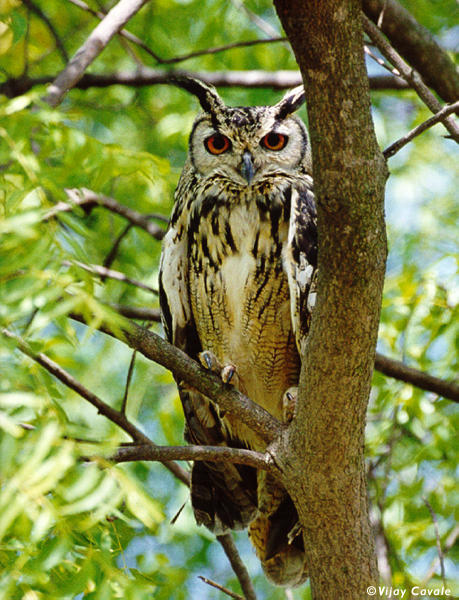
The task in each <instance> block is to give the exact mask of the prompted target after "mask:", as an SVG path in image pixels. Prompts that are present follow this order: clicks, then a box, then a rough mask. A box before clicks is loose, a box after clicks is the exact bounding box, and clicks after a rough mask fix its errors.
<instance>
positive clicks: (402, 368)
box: [375, 353, 459, 402]
mask: <svg viewBox="0 0 459 600" xmlns="http://www.w3.org/2000/svg"><path fill="white" fill-rule="evenodd" d="M375 368H376V369H377V370H378V371H380V372H381V373H383V374H384V375H387V376H389V377H393V378H394V379H399V380H400V381H405V382H406V383H411V385H414V386H416V387H418V388H421V389H422V390H425V391H427V392H433V393H434V394H438V395H439V396H443V398H448V400H453V401H454V402H459V385H457V384H456V383H453V382H452V381H451V382H450V381H445V380H443V379H439V378H438V377H434V376H433V375H429V374H428V373H423V372H422V371H418V370H417V369H413V367H408V366H406V365H404V364H403V363H402V362H400V361H398V360H394V359H392V358H388V357H387V356H383V355H382V354H379V353H376V359H375Z"/></svg>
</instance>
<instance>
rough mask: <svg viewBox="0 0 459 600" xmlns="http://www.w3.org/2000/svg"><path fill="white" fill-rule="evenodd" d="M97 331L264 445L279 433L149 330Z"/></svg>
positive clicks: (262, 414)
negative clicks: (202, 397) (238, 423)
mask: <svg viewBox="0 0 459 600" xmlns="http://www.w3.org/2000/svg"><path fill="white" fill-rule="evenodd" d="M69 316H70V317H71V318H72V319H75V320H76V321H79V322H81V323H85V324H86V320H85V318H84V317H83V316H82V315H80V314H77V313H71V314H70V315H69ZM99 330H100V331H102V332H104V333H106V334H108V335H111V336H112V337H115V338H116V339H120V340H121V341H123V342H125V343H127V344H128V345H129V346H130V347H131V348H133V349H135V350H137V351H138V352H141V353H142V354H143V355H144V356H145V357H146V358H148V359H150V360H152V361H154V362H157V363H159V364H160V365H162V366H163V367H165V368H166V369H169V370H170V371H172V373H173V374H174V377H175V378H176V379H177V380H178V381H184V382H185V383H187V384H188V385H190V386H192V387H194V388H196V389H198V390H200V391H201V392H202V393H203V394H205V395H206V396H208V397H209V398H211V399H212V400H213V401H214V402H215V403H216V404H217V405H218V406H219V407H220V408H221V409H222V410H224V411H225V412H228V413H230V414H234V415H237V416H238V417H239V418H240V419H241V421H244V423H245V424H246V425H247V426H248V427H250V429H252V430H253V431H256V432H257V433H258V434H259V435H260V436H261V437H262V438H263V439H264V440H265V441H266V442H267V443H271V442H272V441H273V440H274V439H275V438H276V437H277V436H278V435H279V433H280V432H281V431H282V429H283V427H282V424H281V423H280V422H279V421H278V420H277V419H276V418H275V417H273V416H272V415H271V414H270V413H269V412H268V411H266V410H265V409H264V408H262V407H261V406H259V405H258V404H255V402H252V401H251V400H250V399H249V398H247V397H246V396H244V394H241V393H240V392H239V391H238V390H236V389H235V388H234V387H233V386H231V385H228V384H225V383H223V382H222V380H221V379H220V378H219V377H218V376H217V375H215V374H214V373H211V372H210V371H207V370H206V369H203V368H202V367H201V366H200V365H199V364H198V363H197V362H196V361H194V360H193V359H191V358H190V357H189V356H187V355H186V354H185V353H184V352H182V351H181V350H179V349H178V348H176V347H175V346H172V344H169V342H167V341H166V340H163V339H162V338H161V337H160V336H159V335H156V334H155V333H153V332H152V331H148V329H145V328H143V327H140V326H138V325H136V324H135V323H133V322H132V321H128V320H125V323H124V325H123V331H122V332H120V331H119V326H118V327H114V326H112V325H111V324H110V323H104V324H103V326H101V327H100V328H99Z"/></svg>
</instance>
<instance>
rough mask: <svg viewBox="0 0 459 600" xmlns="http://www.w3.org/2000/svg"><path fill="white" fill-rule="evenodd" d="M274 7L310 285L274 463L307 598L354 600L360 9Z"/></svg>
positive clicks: (367, 204)
mask: <svg viewBox="0 0 459 600" xmlns="http://www.w3.org/2000/svg"><path fill="white" fill-rule="evenodd" d="M274 3H275V6H276V9H277V12H278V14H279V17H280V19H281V21H282V24H283V27H284V29H285V31H286V33H287V35H288V37H289V40H290V42H291V44H292V48H293V50H294V52H295V55H296V59H297V62H298V64H299V66H300V69H301V72H302V74H303V78H304V82H305V88H306V100H307V108H308V116H309V125H310V135H311V145H312V155H313V164H314V182H315V183H314V185H315V191H316V197H317V206H318V229H319V279H318V297H317V305H316V308H315V312H314V315H313V319H312V324H311V331H310V334H309V338H308V344H307V348H306V352H305V356H304V357H303V368H302V379H301V382H300V383H301V385H300V391H299V398H298V407H297V415H296V417H295V419H294V420H293V422H292V425H291V427H290V428H289V430H288V432H287V434H286V435H285V436H284V437H283V440H282V443H281V444H280V445H279V446H278V447H276V448H274V449H273V452H274V454H275V457H276V461H277V463H278V465H279V467H280V469H281V471H282V476H283V479H284V483H285V485H286V487H287V489H288V491H289V493H290V494H291V495H292V497H293V499H294V501H295V503H296V505H297V508H298V511H299V516H300V520H301V523H302V525H303V529H304V538H305V545H306V552H307V559H308V561H309V572H310V580H311V588H312V593H313V598H314V599H315V600H317V599H320V600H325V599H330V600H335V599H336V598H346V600H362V599H364V598H366V597H367V592H366V590H367V587H368V586H369V585H375V584H376V583H377V579H378V574H377V566H376V558H375V552H374V542H373V539H372V535H371V529H370V523H369V517H368V506H367V494H366V481H365V471H364V456H363V448H364V429H365V414H366V408H367V403H368V397H369V392H370V386H371V375H372V370H373V364H374V356H375V345H376V339H377V330H378V322H379V315H380V305H381V297H382V287H383V280H384V272H385V259H386V238H385V226H384V214H383V197H384V186H385V180H386V177H387V171H386V166H385V162H384V159H383V156H382V154H381V152H380V151H379V149H378V145H377V142H376V138H375V134H374V129H373V124H372V120H371V114H370V99H369V87H368V79H367V76H366V71H365V63H364V55H363V34H362V30H361V19H360V3H359V2H358V1H357V0H346V1H343V0H322V1H320V0H309V1H308V2H306V3H305V2H302V1H301V0H295V1H290V2H289V1H288V0H275V2H274Z"/></svg>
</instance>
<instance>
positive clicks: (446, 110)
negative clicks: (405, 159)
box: [383, 101, 459, 159]
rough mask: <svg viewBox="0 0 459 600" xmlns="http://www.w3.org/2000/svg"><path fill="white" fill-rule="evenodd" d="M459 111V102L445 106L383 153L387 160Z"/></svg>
mask: <svg viewBox="0 0 459 600" xmlns="http://www.w3.org/2000/svg"><path fill="white" fill-rule="evenodd" d="M458 110H459V101H458V102H455V103H454V104H449V105H446V106H444V107H443V108H442V109H441V110H440V111H438V112H437V114H436V115H434V116H433V117H430V119H427V120H426V121H424V123H421V124H420V125H418V126H417V127H414V128H413V129H412V130H411V131H409V132H408V133H407V134H405V135H404V136H403V137H401V138H400V139H399V140H397V141H395V142H393V143H392V144H391V145H390V146H388V147H387V148H386V149H385V150H384V152H383V154H384V156H385V158H386V159H387V158H390V157H391V156H394V154H396V153H397V152H398V151H399V150H400V149H401V148H403V146H406V144H408V143H409V142H411V140H412V139H413V138H415V137H416V136H418V135H420V134H421V133H424V131H426V130H427V129H429V128H430V127H433V126H434V125H436V124H437V123H439V122H440V121H443V120H444V119H445V117H447V116H448V115H450V114H452V113H453V112H457V111H458Z"/></svg>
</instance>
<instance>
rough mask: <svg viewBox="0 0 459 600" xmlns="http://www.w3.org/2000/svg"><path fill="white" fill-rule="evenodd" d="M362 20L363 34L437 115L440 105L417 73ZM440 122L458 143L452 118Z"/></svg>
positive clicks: (378, 30) (386, 41) (372, 25)
mask: <svg viewBox="0 0 459 600" xmlns="http://www.w3.org/2000/svg"><path fill="white" fill-rule="evenodd" d="M362 19H363V27H364V30H365V33H366V34H367V35H368V36H369V37H370V39H371V40H372V41H373V43H374V44H375V45H376V46H377V47H378V49H379V51H380V52H381V54H382V55H383V56H384V57H385V58H386V59H387V60H388V61H390V63H391V64H392V65H393V66H394V67H395V68H396V69H397V70H398V71H399V72H400V75H401V77H403V79H405V81H406V82H407V83H408V84H410V85H411V87H412V88H413V89H414V90H415V91H416V93H417V94H418V96H419V98H421V100H422V101H423V102H424V103H425V104H426V106H428V107H429V109H430V110H431V111H432V112H433V113H434V114H436V113H438V112H439V111H440V110H441V109H442V105H441V103H440V102H439V101H438V100H437V98H436V97H435V96H434V94H433V93H432V92H431V91H430V90H429V88H428V87H427V86H426V85H425V83H424V82H423V81H422V79H421V77H420V75H419V73H417V72H416V71H415V70H414V69H412V68H411V67H410V66H409V65H407V64H406V62H405V61H404V60H403V58H402V57H401V56H400V55H399V54H398V52H397V51H396V50H394V48H393V47H392V46H391V45H390V43H389V42H388V40H387V39H386V37H385V36H384V34H383V33H382V32H381V30H380V29H378V27H377V26H376V25H375V24H374V23H373V22H372V21H370V19H369V18H368V17H366V16H365V15H364V14H362ZM442 122H443V124H444V126H445V127H446V129H447V130H448V131H449V133H450V134H451V136H452V137H453V139H454V140H455V141H456V142H458V143H459V126H458V125H457V124H456V123H455V121H454V119H453V118H452V116H449V117H447V118H446V119H445V120H444V121H442Z"/></svg>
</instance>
